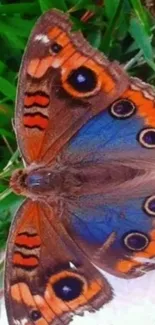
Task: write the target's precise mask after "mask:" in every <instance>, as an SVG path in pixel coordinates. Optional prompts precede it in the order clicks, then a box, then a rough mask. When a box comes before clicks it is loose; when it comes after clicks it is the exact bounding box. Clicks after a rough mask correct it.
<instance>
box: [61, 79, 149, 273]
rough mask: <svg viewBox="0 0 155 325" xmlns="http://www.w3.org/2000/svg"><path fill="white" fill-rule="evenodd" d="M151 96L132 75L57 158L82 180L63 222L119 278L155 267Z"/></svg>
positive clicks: (104, 266) (147, 89) (84, 247)
mask: <svg viewBox="0 0 155 325" xmlns="http://www.w3.org/2000/svg"><path fill="white" fill-rule="evenodd" d="M154 98H155V93H154V90H153V89H152V88H151V87H150V86H149V85H147V84H144V83H142V82H141V81H139V80H138V79H131V84H130V86H129V89H128V90H127V91H125V92H124V94H122V96H121V97H120V98H119V99H117V100H116V101H115V102H114V103H113V104H112V105H110V106H109V108H107V109H106V110H104V111H103V112H101V113H100V114H98V115H97V116H96V117H94V118H93V119H91V120H90V121H89V122H87V124H86V125H85V126H83V127H82V128H81V130H80V131H79V132H78V133H77V134H76V136H74V137H73V138H72V139H71V140H70V142H69V144H68V145H67V146H66V148H65V150H64V157H63V158H62V159H63V160H64V161H66V163H67V164H68V165H69V164H70V170H71V168H72V166H74V168H75V171H74V173H76V174H77V175H78V177H79V180H80V182H81V183H80V185H79V192H78V195H77V197H76V198H75V199H73V200H70V202H69V207H68V209H69V211H70V217H69V219H67V220H64V223H65V226H66V228H67V229H68V232H69V234H70V236H72V238H73V239H74V240H75V241H76V242H77V244H78V245H79V246H80V247H81V248H83V249H84V250H85V252H87V254H88V256H89V258H90V259H91V260H92V261H94V262H95V263H97V265H99V266H100V267H102V268H103V269H106V270H108V271H109V272H111V273H114V274H117V275H118V276H124V277H136V276H140V275H143V274H144V273H145V272H146V271H148V270H150V269H154V265H155V263H154V258H155V219H154V217H155V195H154V194H155V185H154V184H155V182H154V180H155V179H154V178H155V175H154V162H155V158H154V150H155V149H154V148H155V115H154V111H155V104H154Z"/></svg>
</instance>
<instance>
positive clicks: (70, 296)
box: [47, 271, 87, 302]
mask: <svg viewBox="0 0 155 325" xmlns="http://www.w3.org/2000/svg"><path fill="white" fill-rule="evenodd" d="M48 289H50V291H51V290H52V292H53V293H54V295H55V296H56V297H57V298H59V299H61V300H62V301H66V302H69V301H72V300H76V299H77V298H78V297H79V296H80V295H81V294H82V293H84V292H86V290H87V282H86V280H85V278H84V277H83V276H82V275H79V274H77V273H73V272H69V271H63V272H60V273H58V274H55V275H53V276H51V278H50V279H49V282H48V284H47V290H48Z"/></svg>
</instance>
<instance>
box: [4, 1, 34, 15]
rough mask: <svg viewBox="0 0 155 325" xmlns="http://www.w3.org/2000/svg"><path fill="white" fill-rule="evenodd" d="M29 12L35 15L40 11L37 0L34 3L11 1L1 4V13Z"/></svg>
mask: <svg viewBox="0 0 155 325" xmlns="http://www.w3.org/2000/svg"><path fill="white" fill-rule="evenodd" d="M17 13H20V14H26V13H27V14H29V15H34V14H37V13H39V6H38V3H37V2H34V3H30V2H29V3H11V4H3V5H2V4H0V14H11V15H12V14H17Z"/></svg>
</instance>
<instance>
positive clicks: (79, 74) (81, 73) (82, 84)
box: [67, 66, 97, 93]
mask: <svg viewBox="0 0 155 325" xmlns="http://www.w3.org/2000/svg"><path fill="white" fill-rule="evenodd" d="M67 82H68V83H69V84H70V85H71V86H72V87H73V88H74V89H75V90H77V91H79V92H82V93H86V92H91V91H93V90H94V89H95V87H96V84H97V78H96V74H95V73H94V72H93V71H92V70H91V69H89V68H87V67H84V66H81V67H80V68H78V69H76V70H73V71H71V73H70V74H69V76H68V78H67Z"/></svg>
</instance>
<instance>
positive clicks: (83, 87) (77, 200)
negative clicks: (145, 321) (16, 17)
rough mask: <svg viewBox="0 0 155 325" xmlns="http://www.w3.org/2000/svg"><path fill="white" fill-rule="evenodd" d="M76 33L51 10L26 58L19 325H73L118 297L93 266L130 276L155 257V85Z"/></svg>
mask: <svg viewBox="0 0 155 325" xmlns="http://www.w3.org/2000/svg"><path fill="white" fill-rule="evenodd" d="M71 29H72V24H71V23H70V22H69V18H68V16H67V15H66V14H63V13H61V12H59V11H57V10H51V11H49V12H47V13H45V14H44V15H43V16H42V17H41V18H40V19H39V21H38V22H37V24H36V26H35V28H34V30H33V32H32V35H31V37H30V40H29V43H28V46H27V49H26V51H25V54H24V57H23V62H22V65H21V71H20V77H19V85H18V96H17V103H16V113H15V131H16V136H17V142H18V146H19V149H20V151H21V155H22V157H23V161H24V164H25V168H24V169H23V170H17V171H15V172H14V174H13V175H12V177H11V181H10V185H11V187H12V189H13V190H14V192H15V193H17V194H21V195H24V196H26V197H27V199H26V200H25V202H24V203H23V204H22V206H21V207H20V209H19V210H18V212H17V214H16V217H15V219H14V221H13V223H12V227H11V231H10V235H9V240H8V248H7V255H6V271H5V298H6V309H7V314H8V320H9V324H11V325H14V324H18V325H19V324H22V325H23V324H24V325H34V324H35V325H49V324H51V325H53V324H57V325H59V324H60V325H62V324H68V323H69V322H70V321H71V320H72V319H73V316H74V315H83V312H84V311H85V310H87V311H89V312H92V311H96V310H98V309H100V308H101V307H102V306H104V305H105V304H109V303H110V301H111V300H112V299H115V294H116V292H113V288H112V286H111V285H110V283H109V281H108V280H107V279H106V277H105V276H103V275H101V273H100V272H99V271H98V268H97V267H100V268H101V269H103V270H105V271H107V272H108V273H110V274H113V275H115V277H122V278H125V279H130V278H135V277H140V276H143V275H144V274H145V273H146V272H147V271H149V270H153V269H154V265H155V264H154V257H155V221H154V217H155V185H154V179H155V173H154V160H155V158H154V148H155V103H154V99H155V91H154V89H153V88H152V87H151V86H150V85H148V84H145V83H143V82H142V81H141V80H139V79H136V78H131V77H129V76H128V75H127V74H126V72H125V71H124V70H123V68H122V67H121V66H120V65H119V64H118V63H117V62H113V63H111V62H109V60H108V59H107V58H106V57H105V56H104V55H102V54H101V53H99V52H98V51H97V50H96V49H93V48H92V47H91V46H90V45H89V44H88V43H87V42H86V40H85V39H84V38H83V36H82V34H81V33H80V32H74V33H73V32H72V30H71ZM116 279H117V278H116ZM103 321H104V320H103Z"/></svg>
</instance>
